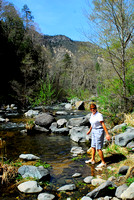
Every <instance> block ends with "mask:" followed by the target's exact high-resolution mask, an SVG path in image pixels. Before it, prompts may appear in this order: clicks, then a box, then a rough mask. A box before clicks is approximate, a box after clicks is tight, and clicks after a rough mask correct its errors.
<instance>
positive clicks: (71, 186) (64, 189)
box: [58, 184, 76, 191]
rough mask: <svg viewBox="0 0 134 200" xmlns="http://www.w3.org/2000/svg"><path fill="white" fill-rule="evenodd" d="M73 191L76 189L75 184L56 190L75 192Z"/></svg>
mask: <svg viewBox="0 0 134 200" xmlns="http://www.w3.org/2000/svg"><path fill="white" fill-rule="evenodd" d="M75 189H76V186H75V184H68V185H64V186H62V187H60V188H59V189H58V191H72V190H75Z"/></svg>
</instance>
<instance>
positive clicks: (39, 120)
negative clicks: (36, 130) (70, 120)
mask: <svg viewBox="0 0 134 200" xmlns="http://www.w3.org/2000/svg"><path fill="white" fill-rule="evenodd" d="M54 121H55V118H54V117H53V116H52V115H50V114H49V113H42V114H39V115H37V116H36V118H35V124H36V125H39V126H43V127H45V128H49V127H50V125H51V124H52V123H53V122H54Z"/></svg>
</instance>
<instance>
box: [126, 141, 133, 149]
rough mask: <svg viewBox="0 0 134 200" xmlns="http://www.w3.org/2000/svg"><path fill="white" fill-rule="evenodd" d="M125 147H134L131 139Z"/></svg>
mask: <svg viewBox="0 0 134 200" xmlns="http://www.w3.org/2000/svg"><path fill="white" fill-rule="evenodd" d="M126 147H127V148H134V141H131V142H129V143H128V144H127V146H126Z"/></svg>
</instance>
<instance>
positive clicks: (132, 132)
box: [115, 127, 134, 147]
mask: <svg viewBox="0 0 134 200" xmlns="http://www.w3.org/2000/svg"><path fill="white" fill-rule="evenodd" d="M133 139H134V128H133V127H128V128H127V130H126V131H125V132H124V133H121V134H119V135H116V136H115V144H117V145H119V146H121V147H125V146H126V145H127V144H128V143H129V142H130V141H132V140H133Z"/></svg>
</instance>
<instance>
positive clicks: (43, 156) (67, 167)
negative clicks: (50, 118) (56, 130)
mask: <svg viewBox="0 0 134 200" xmlns="http://www.w3.org/2000/svg"><path fill="white" fill-rule="evenodd" d="M85 114H87V113H84V112H77V114H76V115H75V117H79V116H84V115H85ZM63 117H64V116H62V118H63ZM69 117H70V115H68V116H66V119H67V118H69ZM72 117H74V116H72ZM59 118H61V116H60V117H59ZM24 121H25V119H24V118H23V117H22V116H21V117H19V118H18V117H16V116H15V117H10V122H11V123H16V124H21V126H19V127H17V128H15V127H12V128H11V127H8V128H7V129H6V128H5V129H4V130H2V129H1V132H0V137H2V138H3V139H4V140H5V141H6V152H5V156H6V158H7V160H13V161H15V160H17V159H18V158H19V155H20V154H23V153H30V154H34V155H36V156H39V157H40V160H41V161H43V162H46V163H48V164H50V165H51V168H50V169H49V171H50V176H51V178H50V181H49V186H48V187H47V192H49V193H53V194H54V195H56V199H67V196H65V197H59V195H58V194H57V189H58V188H59V187H61V186H63V185H65V184H72V183H75V184H77V186H78V185H79V189H78V188H77V190H76V191H75V192H69V193H68V197H71V200H72V199H80V197H82V196H84V195H86V194H87V192H89V191H90V187H89V186H88V187H85V186H84V184H82V183H83V179H84V178H85V177H87V176H90V175H94V167H93V166H90V165H86V164H85V160H86V159H88V155H87V154H85V155H83V156H81V158H79V159H78V160H73V158H74V157H73V156H72V154H71V153H70V150H71V148H72V147H73V146H81V147H82V148H83V150H85V151H86V150H87V148H88V147H87V146H86V144H85V143H81V144H77V143H75V142H73V141H72V140H70V138H69V136H63V135H54V134H49V135H47V134H45V133H34V135H23V134H21V133H20V130H21V129H23V128H22V127H23V126H22V124H23V123H24ZM12 125H13V124H12ZM77 172H78V173H81V177H79V178H72V175H73V174H74V173H77ZM66 195H67V194H66ZM37 196H38V194H35V195H29V194H28V195H26V194H22V193H20V192H19V191H18V190H17V188H16V187H14V186H13V185H10V184H9V185H2V187H1V192H0V199H1V200H13V199H22V200H24V199H25V200H36V199H37ZM63 196H64V195H63Z"/></svg>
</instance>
